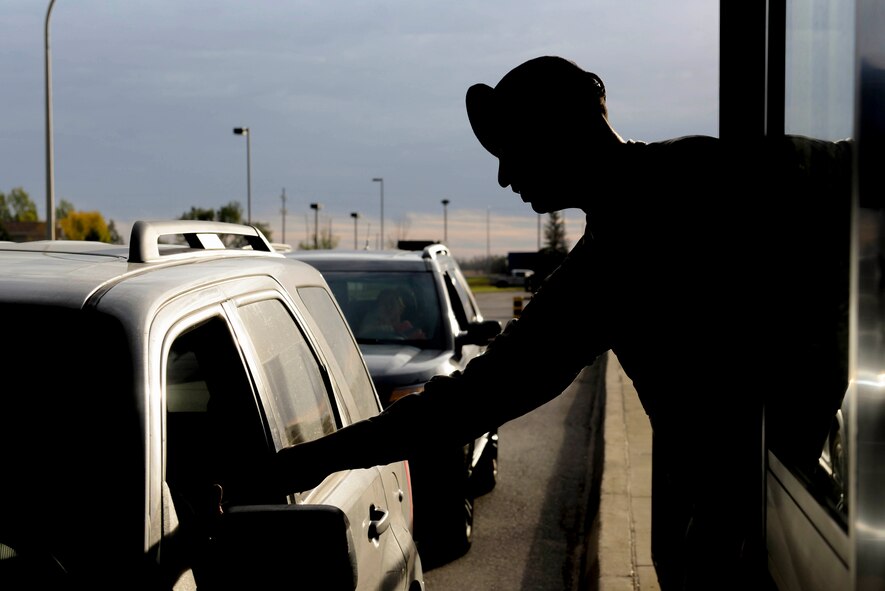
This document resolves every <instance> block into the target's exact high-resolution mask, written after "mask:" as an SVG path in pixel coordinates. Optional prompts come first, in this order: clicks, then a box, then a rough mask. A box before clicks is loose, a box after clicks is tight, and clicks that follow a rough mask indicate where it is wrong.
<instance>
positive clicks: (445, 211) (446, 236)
mask: <svg viewBox="0 0 885 591" xmlns="http://www.w3.org/2000/svg"><path fill="white" fill-rule="evenodd" d="M442 206H443V243H444V244H448V243H449V200H448V199H443V200H442Z"/></svg>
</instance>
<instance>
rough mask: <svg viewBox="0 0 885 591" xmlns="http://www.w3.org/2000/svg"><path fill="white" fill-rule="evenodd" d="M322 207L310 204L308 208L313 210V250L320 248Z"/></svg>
mask: <svg viewBox="0 0 885 591" xmlns="http://www.w3.org/2000/svg"><path fill="white" fill-rule="evenodd" d="M322 207H323V206H322V205H321V204H320V203H311V204H310V208H311V209H312V210H313V249H314V250H319V248H320V209H322Z"/></svg>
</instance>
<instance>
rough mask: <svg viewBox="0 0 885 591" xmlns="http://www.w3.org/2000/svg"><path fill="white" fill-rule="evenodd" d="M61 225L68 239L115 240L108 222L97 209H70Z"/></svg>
mask: <svg viewBox="0 0 885 591" xmlns="http://www.w3.org/2000/svg"><path fill="white" fill-rule="evenodd" d="M59 225H61V231H62V232H64V237H65V238H66V239H67V240H92V241H94V242H113V237H112V236H111V231H110V229H109V228H108V224H107V222H105V221H104V217H102V215H101V214H100V213H98V212H97V211H70V212H68V215H66V216H65V217H64V219H62V220H61V221H60V222H59Z"/></svg>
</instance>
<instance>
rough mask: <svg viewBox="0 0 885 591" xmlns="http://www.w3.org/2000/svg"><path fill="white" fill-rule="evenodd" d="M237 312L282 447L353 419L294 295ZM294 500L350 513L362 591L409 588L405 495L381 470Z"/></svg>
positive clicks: (258, 301) (334, 480) (257, 301)
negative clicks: (391, 490) (401, 518)
mask: <svg viewBox="0 0 885 591" xmlns="http://www.w3.org/2000/svg"><path fill="white" fill-rule="evenodd" d="M236 316H237V318H238V322H237V325H238V326H237V331H238V332H239V331H242V332H243V335H242V340H243V341H244V342H246V343H248V345H247V348H248V349H249V352H248V354H247V358H248V359H249V360H250V364H254V370H255V371H254V373H255V377H256V383H257V384H258V390H259V393H260V398H261V400H262V401H263V403H264V406H265V408H266V411H267V419H268V425H269V429H270V436H271V439H272V440H273V444H274V446H275V448H276V449H280V448H282V447H284V446H288V445H294V444H297V443H301V442H305V441H310V440H313V439H316V438H319V437H322V436H323V435H326V434H329V433H332V432H333V431H335V430H337V429H338V428H340V427H341V426H342V425H343V424H347V423H349V422H351V420H352V419H351V416H350V412H349V410H348V408H347V406H346V404H345V402H344V396H345V393H344V392H342V391H341V390H339V389H336V388H335V386H336V384H333V379H332V376H331V373H330V368H329V365H328V363H327V362H326V357H327V355H331V350H328V351H326V353H327V355H323V354H322V353H321V352H320V350H319V348H318V341H317V340H316V339H315V338H314V337H313V336H312V335H311V333H310V331H309V329H308V326H307V324H306V323H305V321H304V318H303V315H301V314H298V313H296V312H295V307H294V306H293V305H292V302H291V300H288V301H287V300H284V299H283V298H282V297H279V296H278V295H276V294H273V293H272V292H266V293H262V294H256V295H253V296H250V297H248V298H239V299H238V301H237V302H236ZM323 342H325V341H323ZM363 371H364V370H363ZM293 499H294V501H295V502H296V503H307V504H328V505H334V506H336V507H339V508H341V509H342V510H343V511H344V512H345V514H346V515H347V517H348V520H349V522H350V525H351V528H352V538H353V541H354V544H355V554H356V559H357V572H358V589H405V588H406V586H407V584H408V577H407V576H406V574H407V573H408V572H409V569H408V568H407V561H406V557H405V556H404V553H403V550H402V548H401V547H400V544H399V543H398V540H397V536H396V535H395V534H394V531H395V530H394V529H391V528H390V524H391V522H392V521H394V519H393V517H394V515H395V513H392V512H396V511H399V506H398V505H399V500H398V499H397V498H396V496H395V495H393V494H388V493H387V491H386V488H385V486H384V484H383V475H382V471H381V470H380V469H379V468H377V467H374V468H369V469H363V470H346V471H342V472H337V473H334V474H331V475H330V476H328V477H327V478H326V479H325V480H324V481H323V482H322V483H320V484H319V485H318V486H317V487H316V488H314V489H313V490H310V491H302V492H301V493H299V494H296V495H294V496H293Z"/></svg>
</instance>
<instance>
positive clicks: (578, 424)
mask: <svg viewBox="0 0 885 591" xmlns="http://www.w3.org/2000/svg"><path fill="white" fill-rule="evenodd" d="M476 295H477V299H478V301H479V306H480V309H481V310H482V312H483V315H484V316H485V317H486V318H495V319H498V320H505V321H506V320H509V319H510V318H512V316H513V297H514V296H524V297H529V296H530V294H524V293H522V292H513V291H508V290H501V291H500V292H488V293H477V294H476ZM604 369H605V368H604V367H602V366H600V367H597V366H593V367H590V368H588V369H587V370H585V371H584V372H583V373H582V374H581V375H580V376H579V377H578V379H577V380H575V382H574V383H573V384H572V386H571V387H570V388H569V389H567V390H566V391H565V392H564V393H563V394H562V395H560V396H559V397H557V398H556V399H554V400H552V401H551V402H549V403H547V404H545V405H544V406H542V407H540V408H538V409H536V410H534V411H532V412H530V413H528V414H527V415H524V416H522V417H520V418H518V419H515V420H513V421H511V422H509V423H507V424H505V425H503V426H501V428H500V429H499V435H500V443H499V445H500V448H499V478H498V485H497V486H496V488H495V490H493V491H492V492H491V493H489V494H487V495H485V496H483V497H480V498H478V499H476V503H475V516H474V539H473V546H472V547H471V549H470V551H469V552H468V553H467V554H466V555H465V556H463V557H461V558H459V559H457V560H455V561H453V562H450V563H448V564H445V565H442V566H437V567H435V568H432V569H430V570H426V572H425V583H426V587H427V591H449V590H451V591H470V590H477V591H479V590H482V591H493V590H499V589H500V590H507V591H513V590H523V591H547V590H549V591H567V590H575V591H578V590H585V589H591V588H592V586H590V583H588V581H595V571H594V570H593V568H594V566H595V556H596V547H595V533H596V530H595V518H596V511H597V509H598V492H599V490H598V486H599V479H600V478H601V469H602V455H601V454H602V423H603V396H596V395H594V394H597V393H600V392H602V391H603V385H604V373H605V372H604Z"/></svg>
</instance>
